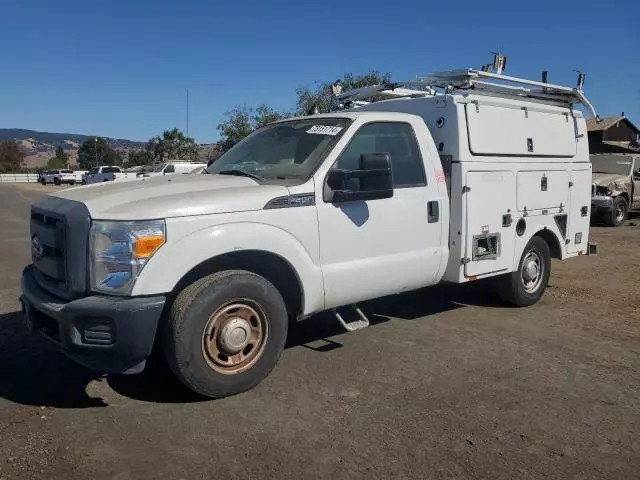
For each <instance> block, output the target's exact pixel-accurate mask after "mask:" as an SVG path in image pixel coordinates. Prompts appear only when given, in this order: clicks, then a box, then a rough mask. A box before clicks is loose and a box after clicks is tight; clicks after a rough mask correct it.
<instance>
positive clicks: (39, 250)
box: [31, 235, 44, 259]
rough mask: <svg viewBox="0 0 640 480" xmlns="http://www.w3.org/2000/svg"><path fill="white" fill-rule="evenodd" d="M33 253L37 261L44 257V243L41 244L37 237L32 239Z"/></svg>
mask: <svg viewBox="0 0 640 480" xmlns="http://www.w3.org/2000/svg"><path fill="white" fill-rule="evenodd" d="M31 252H32V253H33V256H34V258H36V259H40V258H42V256H43V255H44V247H43V246H42V243H40V239H39V238H38V236H37V235H34V236H33V238H31Z"/></svg>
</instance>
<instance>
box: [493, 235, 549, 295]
mask: <svg viewBox="0 0 640 480" xmlns="http://www.w3.org/2000/svg"><path fill="white" fill-rule="evenodd" d="M550 273H551V251H550V249H549V245H548V244H547V242H546V241H545V240H544V239H542V238H541V237H537V236H536V237H533V238H532V239H531V240H529V243H527V246H526V247H525V249H524V252H523V253H522V256H521V257H520V262H519V264H518V269H517V270H516V271H515V272H512V273H510V274H508V275H505V276H504V277H503V278H502V279H501V280H502V281H501V282H500V284H499V286H498V294H499V295H500V296H501V297H502V298H503V300H505V301H506V302H507V303H510V304H511V305H514V306H516V307H527V306H530V305H533V304H535V303H537V302H538V300H540V298H542V295H544V291H545V289H546V288H547V284H548V283H549V275H550Z"/></svg>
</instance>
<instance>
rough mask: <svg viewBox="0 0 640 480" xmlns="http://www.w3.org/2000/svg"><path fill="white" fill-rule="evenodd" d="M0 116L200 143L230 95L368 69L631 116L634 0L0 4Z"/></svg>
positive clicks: (284, 97) (256, 98) (263, 98)
mask: <svg viewBox="0 0 640 480" xmlns="http://www.w3.org/2000/svg"><path fill="white" fill-rule="evenodd" d="M2 3H3V6H2V21H1V22H0V44H2V45H3V48H2V52H3V53H2V67H3V68H2V69H0V128H10V127H15V128H29V129H34V130H44V131H51V132H69V133H84V134H99V135H105V136H110V137H120V138H129V139H133V140H147V139H148V138H149V137H150V136H152V135H155V134H158V133H161V132H162V130H164V129H167V128H172V127H174V126H177V127H178V128H181V129H183V130H184V128H185V97H186V93H185V92H186V90H187V89H189V92H190V99H191V101H190V122H189V134H190V135H191V136H194V137H195V138H196V140H197V141H198V142H201V143H203V142H210V141H214V140H216V139H217V138H218V133H217V131H216V125H217V124H218V122H219V120H220V119H221V118H222V116H223V114H224V112H225V111H228V110H229V109H231V108H232V107H234V106H235V105H239V104H247V105H257V104H259V103H262V102H264V103H267V104H270V105H271V106H273V107H274V108H276V109H293V107H294V106H295V99H296V96H295V89H296V88H297V87H299V86H303V85H313V84H314V83H315V82H317V81H321V80H334V79H335V78H338V77H339V76H341V74H343V73H344V72H348V71H350V72H354V73H363V72H365V71H368V70H371V69H377V70H380V71H382V72H387V71H388V72H390V73H391V74H392V78H393V79H394V80H407V79H410V78H413V76H414V75H416V74H426V73H429V72H431V71H434V70H443V69H449V68H459V67H465V66H474V67H476V66H480V65H481V64H482V63H487V62H489V61H490V60H491V58H490V55H489V52H491V51H496V50H499V51H501V52H503V53H505V54H506V55H507V56H508V58H509V62H508V69H507V73H509V74H512V75H520V76H529V77H532V78H538V77H539V75H540V71H541V70H543V69H547V70H549V71H550V80H551V81H554V82H558V83H568V84H571V85H573V84H574V83H575V74H574V73H573V72H572V70H573V69H577V68H579V69H582V70H583V71H585V73H586V75H587V78H586V92H587V94H588V96H589V98H590V99H591V100H592V102H593V103H594V104H595V106H596V108H597V109H598V111H599V113H600V115H601V116H604V115H616V114H619V113H620V112H622V111H624V112H625V113H626V114H627V116H629V117H630V118H631V119H632V120H634V121H636V122H640V61H639V57H640V26H639V24H638V19H639V18H640V1H638V0H610V1H608V2H602V1H592V0H583V1H574V0H555V1H546V0H539V1H536V2H518V1H517V0H510V1H495V2H491V1H489V0H485V1H478V0H476V1H467V0H457V1H456V2H426V1H424V0H419V1H414V0H405V1H403V2H400V3H395V2H388V1H381V0H369V1H366V2H360V1H355V0H352V1H349V2H344V3H340V2H311V1H308V2H306V1H301V0H297V1H279V0H270V1H257V0H245V1H235V2H225V1H213V0H183V1H180V2H175V1H173V2H169V1H161V0H129V1H124V0H109V1H107V0H94V1H86V0H83V1H79V0H59V1H56V2H53V1H51V0H4V1H3V2H2Z"/></svg>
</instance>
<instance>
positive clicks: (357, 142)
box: [337, 122, 426, 187]
mask: <svg viewBox="0 0 640 480" xmlns="http://www.w3.org/2000/svg"><path fill="white" fill-rule="evenodd" d="M363 153H388V154H389V155H390V156H391V171H392V172H393V185H394V187H417V186H424V185H426V181H425V175H424V166H423V164H422V156H421V155H420V150H419V149H418V142H417V141H416V137H415V134H414V133H413V129H412V128H411V125H409V124H408V123H397V122H376V123H369V124H367V125H364V126H363V127H362V128H360V130H358V131H357V132H356V134H355V135H354V136H353V138H352V139H351V141H350V142H349V145H348V146H347V148H346V149H345V150H344V151H343V152H342V153H341V154H340V157H339V158H338V161H337V168H341V169H348V170H356V169H358V166H359V162H360V155H362V154H363Z"/></svg>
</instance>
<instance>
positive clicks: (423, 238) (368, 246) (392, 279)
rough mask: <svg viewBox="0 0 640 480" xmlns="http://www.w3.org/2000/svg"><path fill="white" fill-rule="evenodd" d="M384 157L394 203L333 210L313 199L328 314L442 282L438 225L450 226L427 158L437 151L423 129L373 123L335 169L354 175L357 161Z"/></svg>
mask: <svg viewBox="0 0 640 480" xmlns="http://www.w3.org/2000/svg"><path fill="white" fill-rule="evenodd" d="M368 118H370V119H371V117H368ZM387 118H388V117H387ZM416 138H419V139H420V140H419V141H418V140H416ZM428 141H429V142H431V143H430V144H428ZM383 152H384V153H389V154H390V156H391V169H392V173H393V179H394V185H395V187H396V188H394V192H393V197H392V198H387V199H378V200H369V201H357V202H346V203H340V204H332V203H325V202H324V201H323V200H322V195H321V194H320V195H319V196H318V197H317V198H318V201H317V207H316V208H317V212H318V224H319V229H320V262H321V265H322V269H323V278H324V288H325V308H334V307H339V306H342V305H348V304H351V303H355V302H359V301H363V300H367V299H371V298H376V297H379V296H384V295H388V294H393V293H399V292H402V291H405V290H411V289H415V288H420V287H423V286H426V285H429V284H431V283H434V282H436V281H438V280H439V278H438V274H439V271H440V268H441V263H442V261H443V257H444V256H446V254H447V244H446V242H443V239H442V235H443V225H442V222H443V221H444V222H447V220H448V206H445V205H443V201H446V200H444V197H442V198H441V194H440V193H439V188H438V184H437V183H436V180H435V172H434V168H433V161H432V156H433V155H435V156H436V158H437V151H436V149H435V145H434V144H433V140H432V139H431V136H430V135H429V133H428V130H427V127H426V125H425V124H424V122H423V121H422V120H420V119H418V118H415V119H408V120H407V121H401V122H389V121H383V119H382V118H381V120H380V121H375V120H370V121H368V122H367V123H366V124H363V125H361V126H360V127H358V130H357V132H356V133H355V134H354V136H353V137H352V139H351V140H350V141H349V143H348V145H347V146H346V147H345V148H344V150H342V152H340V154H339V155H338V156H337V159H336V161H335V163H333V162H332V165H335V166H336V167H339V168H347V169H354V168H358V167H357V166H356V165H357V164H358V162H357V159H358V157H359V155H361V154H366V153H383ZM423 166H424V167H425V168H423ZM324 186H325V174H324V173H323V174H321V175H319V176H318V178H316V192H323V190H324ZM429 202H438V203H439V210H440V218H439V219H438V220H437V221H432V222H429ZM445 228H446V229H447V230H448V225H446V226H445Z"/></svg>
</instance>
